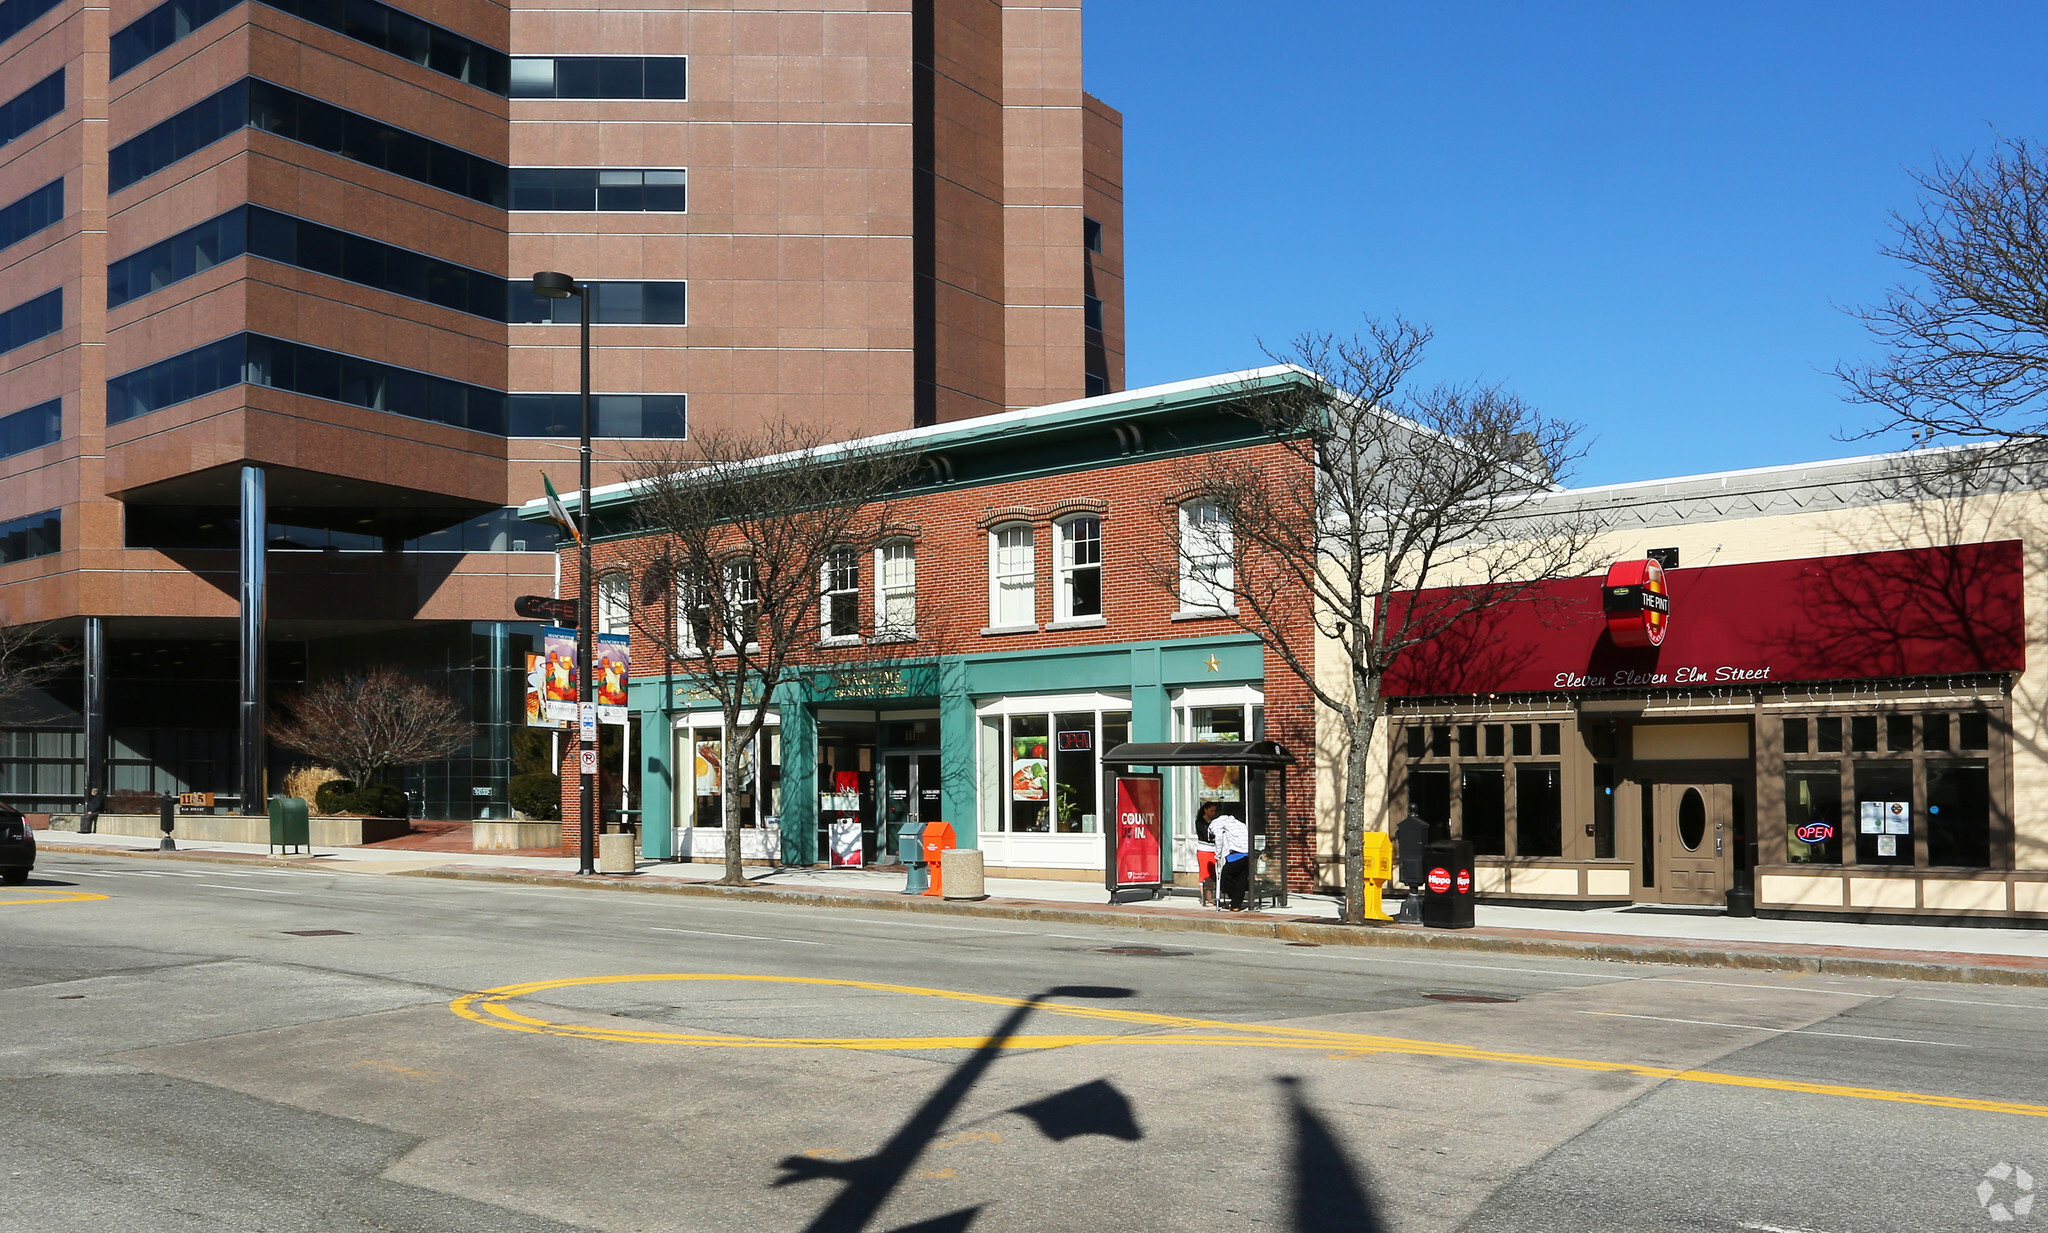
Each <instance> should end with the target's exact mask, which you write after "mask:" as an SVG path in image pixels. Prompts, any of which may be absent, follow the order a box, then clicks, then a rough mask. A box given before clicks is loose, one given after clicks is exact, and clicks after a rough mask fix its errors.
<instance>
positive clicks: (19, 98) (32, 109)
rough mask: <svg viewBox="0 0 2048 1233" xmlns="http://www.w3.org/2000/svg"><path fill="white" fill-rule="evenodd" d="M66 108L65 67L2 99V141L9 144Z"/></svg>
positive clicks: (0, 137)
mask: <svg viewBox="0 0 2048 1233" xmlns="http://www.w3.org/2000/svg"><path fill="white" fill-rule="evenodd" d="M63 110H64V70H63V69H58V70H57V71H56V72H54V73H52V74H50V75H49V76H48V77H45V78H43V79H42V80H41V81H39V82H37V83H36V84H34V85H32V86H30V87H29V88H28V89H26V90H23V91H22V92H21V93H20V94H17V95H15V96H14V97H13V98H11V99H8V100H7V101H6V102H4V103H0V145H6V144H7V143H8V142H10V141H13V140H14V139H15V138H16V137H19V136H21V135H22V134H23V133H26V132H27V131H29V130H30V129H32V128H34V127H35V126H36V125H38V124H41V123H42V122H43V121H45V120H47V119H49V118H50V117H51V116H54V115H56V114H57V113H58V112H60V111H63Z"/></svg>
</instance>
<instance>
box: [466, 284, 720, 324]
mask: <svg viewBox="0 0 2048 1233" xmlns="http://www.w3.org/2000/svg"><path fill="white" fill-rule="evenodd" d="M584 285H585V286H587V287H589V288H590V289H591V298H590V323H591V324H592V325H686V324H688V322H687V321H685V319H684V301H685V299H686V295H685V291H684V288H685V286H686V284H684V283H682V282H629V281H609V282H594V283H586V284H584ZM506 296H507V298H508V300H509V303H510V308H511V313H510V320H511V322H512V324H514V325H547V324H553V325H576V324H579V323H580V322H581V321H582V319H583V318H582V313H583V309H582V306H581V305H579V304H578V303H577V302H576V298H575V297H574V296H570V297H568V298H566V299H560V300H550V299H545V298H543V297H541V296H537V295H535V294H534V293H533V284H532V282H531V281H530V280H528V279H524V278H516V279H513V280H511V282H510V283H509V284H508V285H507V287H506Z"/></svg>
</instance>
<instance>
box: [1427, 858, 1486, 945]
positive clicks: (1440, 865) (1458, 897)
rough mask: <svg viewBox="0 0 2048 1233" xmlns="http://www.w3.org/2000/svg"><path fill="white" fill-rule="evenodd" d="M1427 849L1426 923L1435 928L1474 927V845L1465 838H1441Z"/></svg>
mask: <svg viewBox="0 0 2048 1233" xmlns="http://www.w3.org/2000/svg"><path fill="white" fill-rule="evenodd" d="M1423 851H1424V853H1425V854H1426V855H1425V856H1424V858H1423V866H1424V870H1423V875H1422V876H1423V882H1422V923H1423V924H1425V925H1427V926H1429V927H1430V928H1432V929H1470V928H1471V927H1472V924H1473V919H1472V905H1473V902H1474V899H1475V896H1474V895H1473V891H1474V889H1475V888H1474V886H1473V882H1474V878H1473V872H1472V845H1471V844H1470V843H1469V842H1467V841H1466V840H1463V839H1449V840H1439V841H1438V842H1436V843H1432V844H1430V845H1429V846H1428V847H1426V848H1424V849H1423Z"/></svg>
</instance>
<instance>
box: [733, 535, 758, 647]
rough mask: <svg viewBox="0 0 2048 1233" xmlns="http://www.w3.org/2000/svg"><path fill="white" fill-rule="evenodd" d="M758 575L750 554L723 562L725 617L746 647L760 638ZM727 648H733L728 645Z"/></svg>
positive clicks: (754, 643)
mask: <svg viewBox="0 0 2048 1233" xmlns="http://www.w3.org/2000/svg"><path fill="white" fill-rule="evenodd" d="M758 582H759V575H758V574H756V573H755V572H754V561H753V558H751V557H735V558H733V559H732V560H730V561H727V562H726V563H725V604H726V619H727V620H729V621H731V622H732V629H733V630H736V631H737V632H738V633H739V635H740V641H741V642H743V643H745V644H746V645H747V646H748V647H752V646H754V645H756V644H757V643H758V642H759V641H760V638H761V595H760V591H759V590H758ZM727 649H729V650H730V649H737V648H735V647H731V646H729V647H728V648H727Z"/></svg>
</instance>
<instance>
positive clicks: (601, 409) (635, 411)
mask: <svg viewBox="0 0 2048 1233" xmlns="http://www.w3.org/2000/svg"><path fill="white" fill-rule="evenodd" d="M685 399H686V396H685V395H682V394H593V395H591V397H590V416H591V419H592V420H593V421H594V422H593V423H592V425H591V435H592V436H597V437H678V438H680V437H686V436H688V435H689V433H688V427H687V426H688V417H687V416H686V415H685V414H684V403H685ZM581 405H582V404H581V398H580V396H579V395H576V394H514V395H512V396H511V423H510V429H511V431H510V434H509V435H511V436H515V437H575V436H581V435H582V432H583V429H582V426H581V422H580V420H581V414H582V411H581Z"/></svg>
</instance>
